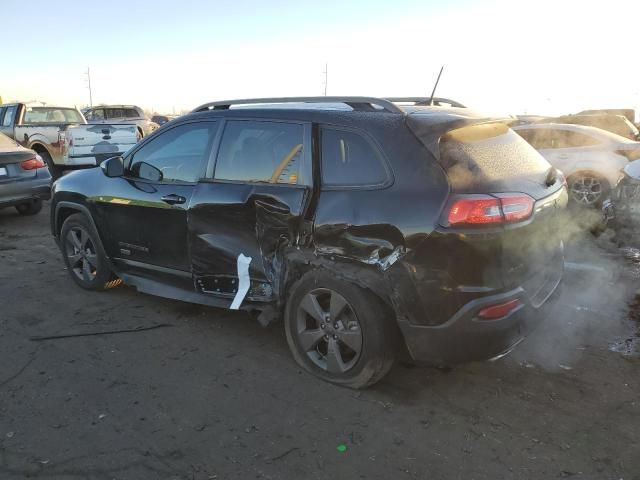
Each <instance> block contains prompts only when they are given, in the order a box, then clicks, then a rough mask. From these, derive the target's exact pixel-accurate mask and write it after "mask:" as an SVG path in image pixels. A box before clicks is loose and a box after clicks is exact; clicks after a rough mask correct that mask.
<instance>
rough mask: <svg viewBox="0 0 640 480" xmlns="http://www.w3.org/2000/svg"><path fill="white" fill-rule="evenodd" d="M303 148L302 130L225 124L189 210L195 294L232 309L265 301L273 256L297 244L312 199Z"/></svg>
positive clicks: (274, 277) (275, 267)
mask: <svg viewBox="0 0 640 480" xmlns="http://www.w3.org/2000/svg"><path fill="white" fill-rule="evenodd" d="M310 146H311V128H310V125H308V124H304V123H294V122H275V121H273V122H272V121H253V120H229V121H227V122H226V124H225V126H224V132H223V134H222V139H221V142H220V145H219V149H218V155H217V159H216V162H215V167H214V165H213V164H212V165H210V167H209V169H208V170H209V171H208V177H209V178H210V180H208V181H206V182H201V183H200V184H198V186H197V188H196V191H195V192H194V196H193V198H192V202H191V207H190V210H189V244H190V250H191V258H192V272H193V277H194V282H195V285H196V288H197V290H198V291H200V292H201V293H205V294H209V295H213V296H217V297H222V298H228V299H229V302H230V304H231V305H236V306H237V305H239V303H241V302H242V300H244V298H245V296H246V298H248V299H251V300H255V301H269V300H271V299H272V298H273V293H274V289H277V281H278V275H279V273H280V265H281V264H280V261H281V257H279V253H280V249H281V247H282V246H284V245H293V244H295V243H296V242H297V241H298V238H299V234H300V228H301V225H302V222H303V221H304V213H305V209H306V206H307V204H308V202H309V198H310V195H311V191H312V189H311V185H312V181H311V149H310ZM247 262H248V268H246V267H245V266H243V265H246V263H247ZM245 284H248V291H245V292H243V291H242V290H243V286H244V285H245ZM239 297H240V298H239ZM232 300H236V301H235V302H233V303H231V302H232Z"/></svg>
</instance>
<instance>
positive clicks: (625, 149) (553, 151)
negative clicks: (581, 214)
mask: <svg viewBox="0 0 640 480" xmlns="http://www.w3.org/2000/svg"><path fill="white" fill-rule="evenodd" d="M513 129H514V130H515V131H516V132H517V133H518V134H519V135H520V136H521V137H523V138H524V139H525V140H527V142H529V143H530V144H531V145H532V146H533V147H534V148H535V149H536V150H538V151H539V152H540V153H541V154H542V156H543V157H544V158H546V159H547V160H548V161H549V163H550V164H551V165H553V166H554V167H556V168H558V169H560V170H561V171H562V172H563V173H564V175H565V176H566V177H567V184H568V188H569V199H570V200H571V202H573V203H574V204H576V205H580V206H586V207H601V206H602V202H603V201H604V200H605V199H606V198H607V197H608V196H609V194H610V191H611V188H612V187H614V186H615V185H616V184H617V182H618V179H619V178H620V171H621V170H622V169H623V168H624V167H625V166H626V165H628V163H629V162H630V161H633V160H636V159H638V158H640V142H636V141H633V140H630V139H628V138H624V137H621V136H620V135H616V134H614V133H611V132H608V131H605V130H602V129H599V128H594V127H585V126H582V125H563V124H555V123H549V124H544V123H540V124H528V125H519V126H515V127H513Z"/></svg>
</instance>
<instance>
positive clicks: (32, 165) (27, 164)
mask: <svg viewBox="0 0 640 480" xmlns="http://www.w3.org/2000/svg"><path fill="white" fill-rule="evenodd" d="M44 167H46V165H45V163H44V162H43V161H42V158H41V157H40V155H36V156H35V157H34V158H29V159H27V160H23V161H22V162H20V168H21V169H22V170H37V169H38V168H44Z"/></svg>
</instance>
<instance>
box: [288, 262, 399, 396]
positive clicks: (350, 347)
mask: <svg viewBox="0 0 640 480" xmlns="http://www.w3.org/2000/svg"><path fill="white" fill-rule="evenodd" d="M285 329H286V335H287V343H288V344H289V348H290V349H291V352H292V354H293V357H294V359H295V360H296V362H297V363H298V364H299V365H300V366H301V367H303V368H304V369H305V370H307V371H309V372H311V373H313V374H314V375H316V376H318V377H320V378H322V379H323V380H326V381H328V382H331V383H336V384H339V385H343V386H347V387H350V388H364V387H366V386H369V385H372V384H374V383H376V382H377V381H379V380H380V379H382V378H383V377H384V376H385V375H386V374H387V373H388V372H389V370H390V369H391V366H392V365H393V362H394V359H395V353H396V339H397V335H396V331H397V328H396V327H395V325H394V324H393V318H392V315H391V314H390V311H389V309H388V308H387V307H386V305H384V304H383V303H382V301H381V300H380V299H379V298H378V297H377V296H376V295H374V294H373V293H371V292H370V291H368V290H365V289H363V288H361V287H359V286H357V285H355V284H352V283H350V282H347V281H343V280H340V279H337V278H335V277H333V276H331V275H329V274H328V273H326V272H321V271H313V272H309V273H307V274H306V275H305V276H303V277H302V278H301V279H300V280H299V281H298V282H297V283H296V284H295V285H294V286H293V287H292V289H291V294H290V296H289V300H288V302H287V307H286V312H285Z"/></svg>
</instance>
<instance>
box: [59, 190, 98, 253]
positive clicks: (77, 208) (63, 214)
mask: <svg viewBox="0 0 640 480" xmlns="http://www.w3.org/2000/svg"><path fill="white" fill-rule="evenodd" d="M75 213H82V214H84V216H85V217H87V219H88V220H89V223H91V226H92V227H93V229H94V230H95V231H96V233H97V234H98V237H100V231H99V230H98V227H97V225H96V223H95V222H94V221H93V216H92V215H91V212H90V211H89V209H88V208H87V207H86V206H84V205H81V204H79V203H75V202H68V201H62V202H58V203H56V208H55V214H54V217H53V218H54V222H53V233H54V236H55V237H56V238H57V237H59V236H60V231H61V230H62V224H63V223H64V222H65V220H66V219H67V218H69V217H70V216H71V215H73V214H75ZM100 242H102V238H100ZM103 245H104V243H103Z"/></svg>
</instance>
